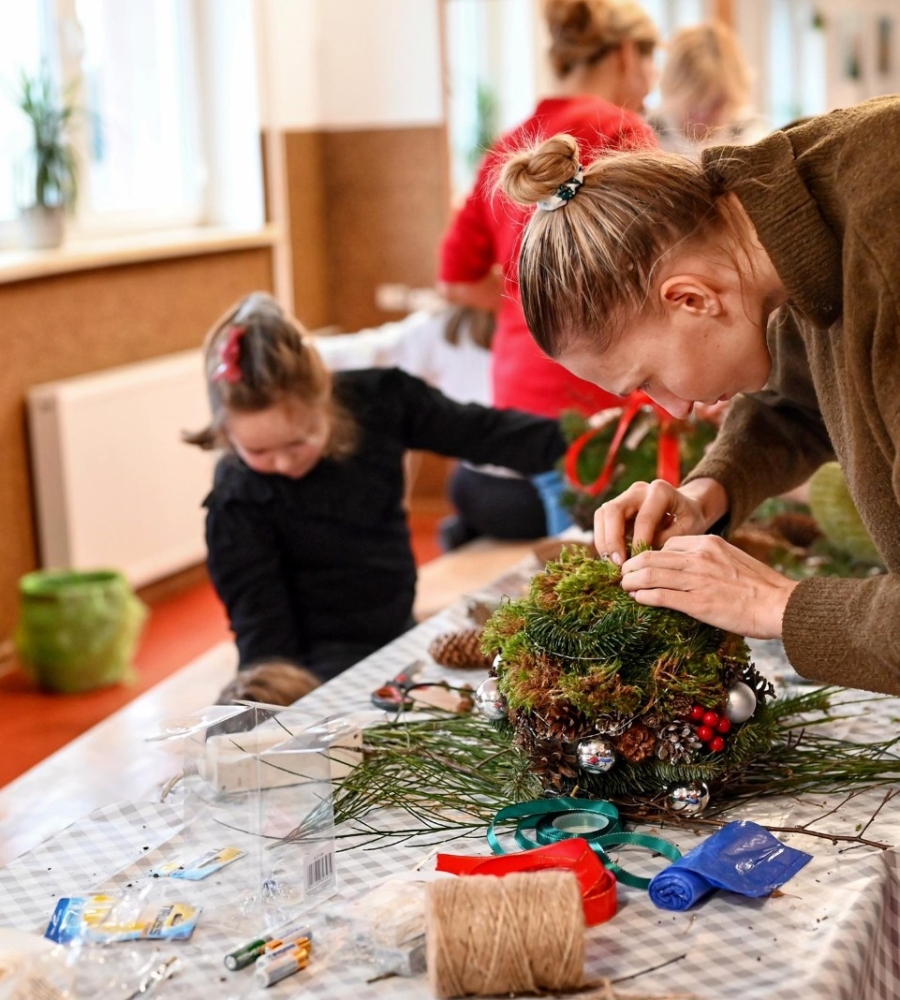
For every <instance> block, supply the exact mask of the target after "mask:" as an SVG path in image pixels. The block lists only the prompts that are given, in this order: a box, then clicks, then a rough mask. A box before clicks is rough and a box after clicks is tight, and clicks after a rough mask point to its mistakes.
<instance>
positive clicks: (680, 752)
mask: <svg viewBox="0 0 900 1000" xmlns="http://www.w3.org/2000/svg"><path fill="white" fill-rule="evenodd" d="M700 745H701V744H700V740H699V739H698V738H697V734H696V733H695V732H694V730H693V729H692V728H691V727H690V726H689V725H688V724H687V723H686V722H670V723H669V725H668V726H663V728H662V729H661V730H660V731H659V742H658V743H657V744H656V756H657V757H659V759H660V760H665V761H668V762H669V763H670V764H687V763H688V762H689V761H691V760H693V758H694V753H695V751H697V750H699V749H700Z"/></svg>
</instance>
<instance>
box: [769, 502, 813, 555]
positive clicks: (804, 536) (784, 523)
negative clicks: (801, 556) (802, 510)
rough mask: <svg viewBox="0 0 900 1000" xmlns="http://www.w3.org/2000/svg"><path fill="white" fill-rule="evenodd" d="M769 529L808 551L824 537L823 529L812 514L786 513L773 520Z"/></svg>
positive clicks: (777, 515) (770, 521)
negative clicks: (815, 542)
mask: <svg viewBox="0 0 900 1000" xmlns="http://www.w3.org/2000/svg"><path fill="white" fill-rule="evenodd" d="M768 527H769V528H770V529H771V530H772V531H776V532H777V533H778V534H779V535H781V537H782V538H785V539H787V541H788V542H789V543H790V544H791V545H798V546H799V547H800V548H802V549H808V548H809V547H810V545H812V543H813V542H814V541H816V540H817V539H819V538H821V537H822V529H821V528H820V527H819V525H818V524H817V523H816V519H815V518H814V517H812V516H811V515H810V514H799V513H793V512H791V511H785V512H784V513H783V514H776V515H775V516H774V517H773V518H771V519H770V520H769V523H768Z"/></svg>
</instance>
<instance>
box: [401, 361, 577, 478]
mask: <svg viewBox="0 0 900 1000" xmlns="http://www.w3.org/2000/svg"><path fill="white" fill-rule="evenodd" d="M388 377H389V378H390V380H391V382H393V383H394V384H393V385H392V386H391V389H390V391H391V392H392V394H393V395H394V398H395V399H397V400H399V401H400V405H401V407H402V415H401V423H402V430H401V437H402V440H403V445H404V447H406V448H416V449H424V450H426V451H434V452H437V453H438V454H439V455H447V456H448V457H451V458H462V459H465V460H466V461H469V462H474V463H478V464H483V463H492V464H494V465H504V466H507V467H508V468H510V469H515V470H516V472H521V473H522V474H523V475H528V476H530V475H536V474H537V473H539V472H548V471H549V470H551V469H552V468H553V467H554V466H555V464H556V462H557V461H558V460H559V459H560V458H561V457H562V455H563V454H564V453H565V450H566V442H565V439H564V437H563V434H562V431H561V430H560V426H559V423H558V422H557V421H556V420H550V419H548V418H546V417H539V416H535V415H533V414H531V413H525V412H523V411H521V410H498V409H495V408H494V407H490V406H481V405H480V404H478V403H457V402H455V401H454V400H452V399H449V398H448V397H447V396H445V395H444V394H443V393H442V392H440V391H439V390H438V389H434V388H432V387H431V386H429V385H426V383H425V382H423V381H422V380H421V379H418V378H415V377H414V376H412V375H407V374H406V373H405V372H401V371H399V370H396V369H395V370H394V371H393V372H391V373H390V375H389V376H388Z"/></svg>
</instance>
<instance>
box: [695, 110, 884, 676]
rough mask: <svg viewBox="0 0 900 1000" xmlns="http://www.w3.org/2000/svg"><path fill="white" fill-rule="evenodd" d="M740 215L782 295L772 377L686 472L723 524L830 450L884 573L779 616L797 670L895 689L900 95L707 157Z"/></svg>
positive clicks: (808, 593)
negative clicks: (715, 499)
mask: <svg viewBox="0 0 900 1000" xmlns="http://www.w3.org/2000/svg"><path fill="white" fill-rule="evenodd" d="M704 166H705V168H706V169H707V170H708V171H712V172H715V173H717V174H718V175H719V176H720V177H721V178H722V180H723V181H724V183H725V185H726V187H727V188H728V189H729V190H731V191H733V192H734V193H735V194H736V195H737V196H738V198H739V199H740V201H741V203H742V204H743V206H744V208H745V209H746V211H747V213H748V214H749V216H750V218H751V220H752V222H753V224H754V226H755V227H756V231H757V233H758V235H759V238H760V240H761V241H762V243H763V246H764V247H765V248H766V250H767V252H768V253H769V256H770V257H771V259H772V262H773V264H774V265H775V268H776V270H777V271H778V274H779V275H780V277H781V279H782V281H783V282H784V284H785V286H786V288H787V290H788V294H789V296H790V299H789V302H788V304H787V305H786V306H783V307H782V308H781V309H779V310H778V312H777V313H775V314H774V316H773V317H772V320H771V322H770V325H769V333H768V338H769V347H770V350H771V351H772V356H773V362H774V364H773V370H772V377H771V379H770V381H769V383H768V385H767V386H766V389H765V390H763V391H762V392H760V393H754V394H752V395H747V396H742V397H740V398H738V399H737V400H735V403H734V404H733V406H732V410H731V413H730V414H729V416H728V419H727V420H726V422H725V425H724V427H723V429H722V432H721V434H720V436H719V439H718V440H717V442H716V444H715V446H714V447H713V449H712V450H711V451H710V453H709V454H708V455H707V456H706V458H704V460H703V461H702V462H701V464H700V465H699V466H698V467H697V468H696V469H695V470H694V472H693V473H692V474H691V476H690V477H689V478H692V479H693V478H697V477H700V476H711V477H713V478H714V479H717V480H718V481H719V482H721V483H722V484H723V486H724V487H725V489H726V491H727V493H728V496H729V500H730V514H731V522H730V523H731V526H732V527H736V526H737V525H739V524H740V523H741V522H742V521H744V520H745V519H746V518H747V517H748V516H749V514H750V513H751V512H752V511H753V509H754V508H755V507H756V505H757V504H758V503H759V502H760V501H761V500H763V499H765V498H766V497H768V496H775V495H777V494H779V493H782V492H784V491H785V490H787V489H789V488H791V487H793V486H796V485H798V484H799V483H801V482H803V481H804V480H805V479H806V478H807V477H808V476H809V475H810V473H812V472H813V471H814V469H816V468H817V467H818V466H819V465H820V464H821V463H822V462H825V461H828V460H831V459H833V458H837V460H838V461H839V462H840V465H841V468H842V469H843V471H844V474H845V476H846V479H847V484H848V486H849V489H850V492H851V494H852V496H853V500H854V502H855V504H856V506H857V508H858V510H859V513H860V515H861V516H862V519H863V521H864V523H865V525H866V527H867V528H868V530H869V533H870V534H871V536H872V540H873V541H874V543H875V545H876V546H877V547H878V550H879V552H880V553H881V555H882V556H883V558H884V561H885V564H886V566H887V568H888V573H887V574H886V575H883V576H877V577H873V578H870V579H862V580H860V579H839V578H814V579H810V580H805V581H803V582H802V583H800V584H799V585H798V586H797V587H796V589H795V590H794V592H793V594H792V596H791V598H790V600H789V602H788V605H787V608H786V610H785V614H784V620H783V638H784V645H785V649H786V650H787V655H788V657H789V659H790V661H791V663H792V664H793V666H794V668H795V669H796V670H797V672H798V673H800V674H802V675H803V676H805V677H810V678H814V679H816V680H821V681H826V682H829V683H836V684H842V685H846V686H848V687H859V688H866V689H868V690H872V691H888V692H892V693H894V694H900V311H898V296H900V169H898V168H900V98H893V97H891V98H878V99H876V100H873V101H868V102H866V103H864V104H861V105H858V106H857V107H853V108H848V109H845V110H842V111H836V112H833V113H831V114H828V115H823V116H821V117H819V118H814V119H810V120H809V121H808V122H806V123H805V124H802V125H799V126H796V127H794V128H791V129H787V130H785V131H782V132H776V133H775V134H773V135H772V136H770V137H768V138H767V139H765V140H763V141H762V142H760V143H757V144H756V145H755V146H748V147H735V148H724V147H722V148H719V149H713V150H709V151H708V152H707V154H706V155H705V156H704Z"/></svg>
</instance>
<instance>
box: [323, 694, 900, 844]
mask: <svg viewBox="0 0 900 1000" xmlns="http://www.w3.org/2000/svg"><path fill="white" fill-rule="evenodd" d="M832 694H833V691H829V690H828V689H822V690H819V691H810V692H804V693H803V694H800V695H797V696H792V697H787V698H782V699H780V700H779V701H777V702H775V703H774V705H773V707H772V710H771V711H770V712H769V714H768V719H767V727H764V728H762V729H756V730H754V729H749V730H744V731H743V732H744V734H745V735H743V736H742V739H743V740H744V741H745V746H743V747H742V753H743V754H744V755H745V756H744V759H743V762H742V763H741V764H740V765H736V766H734V767H731V768H725V769H723V770H716V769H715V768H714V767H713V766H712V764H710V763H699V764H687V765H665V764H664V765H662V770H661V772H660V775H658V776H657V777H659V776H661V777H662V778H663V779H665V780H668V781H672V782H682V781H687V780H702V781H706V782H707V783H708V784H709V785H710V792H711V800H710V802H711V804H710V808H709V810H708V811H707V814H706V815H707V816H715V815H716V814H718V813H720V812H722V811H723V810H725V809H728V808H731V807H733V806H734V805H736V804H739V803H741V802H749V801H753V800H755V799H758V798H764V797H770V796H774V795H797V794H804V793H815V792H818V793H822V792H842V791H851V790H858V789H859V788H861V787H864V786H873V785H879V784H883V783H885V782H895V781H900V736H898V737H895V738H893V739H890V740H885V741H881V742H874V743H866V744H858V743H853V742H850V741H847V740H841V739H836V738H834V737H830V736H825V735H821V734H820V733H818V732H816V731H815V727H816V726H817V725H818V724H820V723H825V722H829V721H832V720H833V718H834V716H833V715H831V714H829V713H830V712H831V708H830V702H831V696H832ZM775 705H777V706H778V708H777V710H775V709H774V706H775ZM811 713H814V716H813V717H811ZM800 716H803V717H806V722H804V723H803V726H802V728H799V729H798V728H797V719H798V717H800ZM401 718H402V717H401ZM769 727H771V728H769ZM511 735H512V728H511V727H510V726H509V725H507V724H502V725H496V724H491V723H489V722H486V721H485V720H484V719H481V718H479V717H477V716H455V715H446V716H444V715H439V716H436V717H434V718H431V719H428V720H424V721H415V722H403V721H399V722H396V723H386V724H384V725H381V726H375V727H371V728H369V729H366V730H365V734H364V737H365V743H364V760H363V762H362V763H361V764H360V765H359V766H358V767H356V768H354V769H353V770H352V771H351V772H350V773H349V774H348V775H346V776H345V777H344V778H341V779H339V781H338V786H337V790H336V794H335V802H334V811H335V822H336V823H339V824H344V826H343V828H342V830H341V831H340V835H341V836H345V837H355V836H360V835H363V836H367V837H369V838H374V839H381V838H395V837H400V838H406V837H411V836H420V835H424V834H434V833H442V834H447V833H454V834H456V835H466V834H474V833H480V832H482V831H483V830H484V828H485V827H486V826H487V824H488V823H489V822H490V821H491V819H493V817H494V815H495V814H496V813H497V812H498V811H499V810H500V809H502V808H503V807H504V806H507V805H510V804H513V803H517V802H527V801H530V800H533V799H536V798H540V797H541V795H542V789H541V786H540V783H539V782H538V780H537V778H536V777H535V775H534V773H533V770H532V767H531V764H530V761H529V760H528V758H527V756H526V755H525V754H524V753H522V752H521V751H519V750H517V748H516V746H515V744H514V743H513V740H512V738H511ZM770 737H771V740H770ZM633 772H634V773H633V774H632V775H631V776H630V779H629V780H628V781H627V782H623V783H622V786H621V789H620V787H619V786H618V785H617V784H616V783H612V784H608V785H607V786H606V793H607V794H606V796H605V797H607V798H609V799H611V800H612V801H613V802H615V803H616V804H617V806H618V807H619V809H620V811H621V812H622V813H623V815H625V816H626V817H628V818H631V819H634V820H642V821H645V822H660V821H662V820H670V819H671V816H670V815H669V814H668V813H667V812H666V808H665V803H664V796H663V795H662V794H661V793H660V788H659V783H658V780H651V779H650V777H649V775H646V776H642V773H641V768H640V766H639V765H637V766H634V767H633ZM645 780H646V786H645V787H642V786H641V782H642V781H645ZM573 794H575V795H576V796H583V797H594V793H593V792H592V790H591V788H590V787H589V783H583V784H581V785H579V787H578V788H576V789H575V790H574V792H573ZM397 809H399V810H402V811H403V812H404V813H405V814H406V815H407V816H408V817H409V818H410V820H411V821H412V822H411V824H410V825H406V826H403V827H402V828H400V829H398V828H396V826H395V825H394V824H393V823H392V822H391V820H390V819H389V818H388V816H387V815H386V814H385V813H381V812H380V811H381V810H397Z"/></svg>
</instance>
